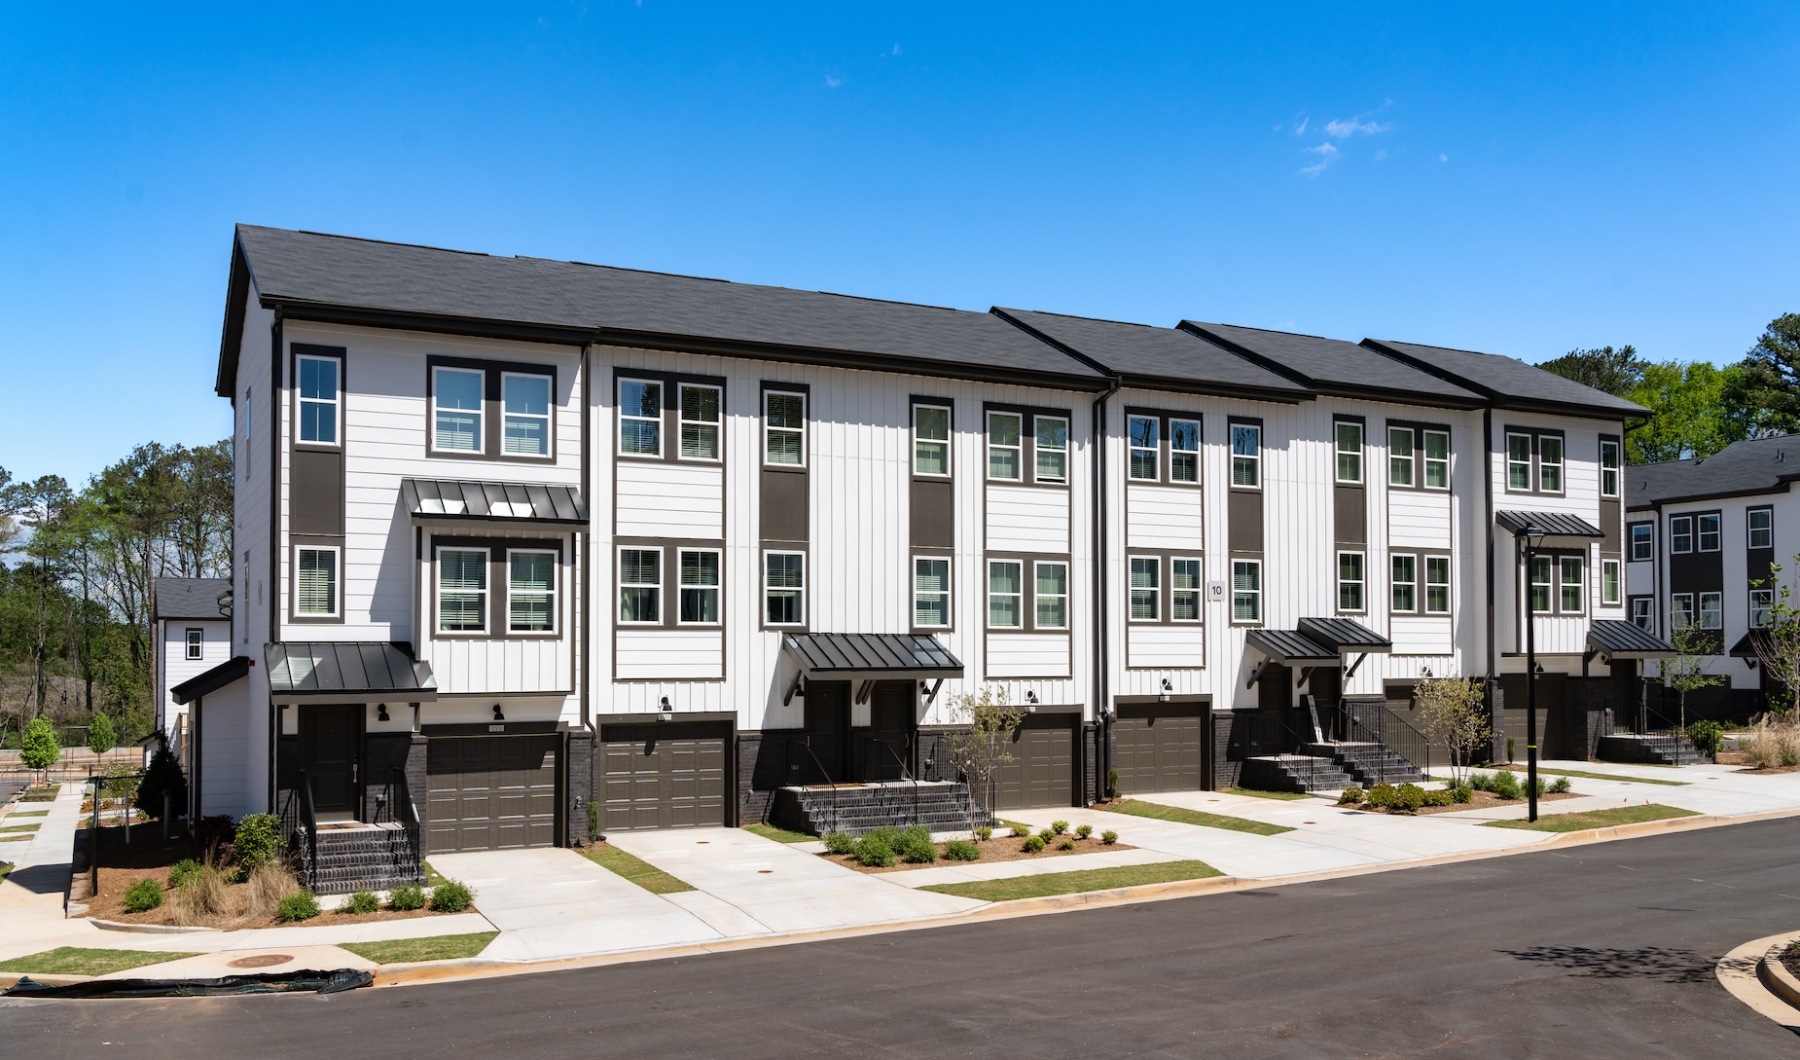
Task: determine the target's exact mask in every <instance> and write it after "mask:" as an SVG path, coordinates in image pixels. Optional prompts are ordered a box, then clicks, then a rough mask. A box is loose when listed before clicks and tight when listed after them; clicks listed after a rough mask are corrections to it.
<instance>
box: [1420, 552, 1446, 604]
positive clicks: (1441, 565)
mask: <svg viewBox="0 0 1800 1060" xmlns="http://www.w3.org/2000/svg"><path fill="white" fill-rule="evenodd" d="M1425 613H1426V614H1428V615H1447V614H1449V613H1450V557H1449V556H1426V557H1425Z"/></svg>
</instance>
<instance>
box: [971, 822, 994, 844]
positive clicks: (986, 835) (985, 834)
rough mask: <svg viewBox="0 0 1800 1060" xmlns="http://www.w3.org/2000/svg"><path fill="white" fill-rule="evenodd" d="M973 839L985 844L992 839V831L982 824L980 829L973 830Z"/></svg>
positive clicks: (989, 827)
mask: <svg viewBox="0 0 1800 1060" xmlns="http://www.w3.org/2000/svg"><path fill="white" fill-rule="evenodd" d="M975 838H976V840H977V841H979V842H982V843H985V842H987V841H988V840H990V839H992V838H994V829H993V828H992V827H991V826H989V825H985V824H984V825H982V826H981V827H980V828H977V829H975Z"/></svg>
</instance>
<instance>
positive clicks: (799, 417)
mask: <svg viewBox="0 0 1800 1060" xmlns="http://www.w3.org/2000/svg"><path fill="white" fill-rule="evenodd" d="M763 463H765V464H776V465H779V466H782V467H805V466H806V395H805V394H800V393H795V392H793V391H788V390H765V391H763Z"/></svg>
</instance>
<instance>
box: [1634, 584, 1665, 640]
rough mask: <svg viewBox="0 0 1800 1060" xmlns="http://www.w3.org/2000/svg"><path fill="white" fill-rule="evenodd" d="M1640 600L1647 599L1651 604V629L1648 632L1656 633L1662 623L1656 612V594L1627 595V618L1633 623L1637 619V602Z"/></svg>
mask: <svg viewBox="0 0 1800 1060" xmlns="http://www.w3.org/2000/svg"><path fill="white" fill-rule="evenodd" d="M1639 600H1644V601H1647V602H1648V603H1649V604H1650V629H1649V630H1648V632H1650V633H1652V634H1654V633H1655V632H1656V631H1657V629H1659V628H1661V625H1662V623H1661V621H1660V616H1659V615H1658V614H1657V613H1656V597H1655V596H1654V595H1650V594H1647V593H1639V594H1636V595H1633V596H1627V597H1625V620H1626V621H1627V622H1633V623H1635V622H1636V621H1637V604H1638V601H1639ZM1640 628H1641V627H1640Z"/></svg>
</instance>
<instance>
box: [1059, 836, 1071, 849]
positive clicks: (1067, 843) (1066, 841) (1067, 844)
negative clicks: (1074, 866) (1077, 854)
mask: <svg viewBox="0 0 1800 1060" xmlns="http://www.w3.org/2000/svg"><path fill="white" fill-rule="evenodd" d="M1056 849H1058V850H1074V849H1075V840H1074V839H1072V838H1070V837H1068V836H1064V837H1063V839H1062V842H1060V843H1057V844H1056Z"/></svg>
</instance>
